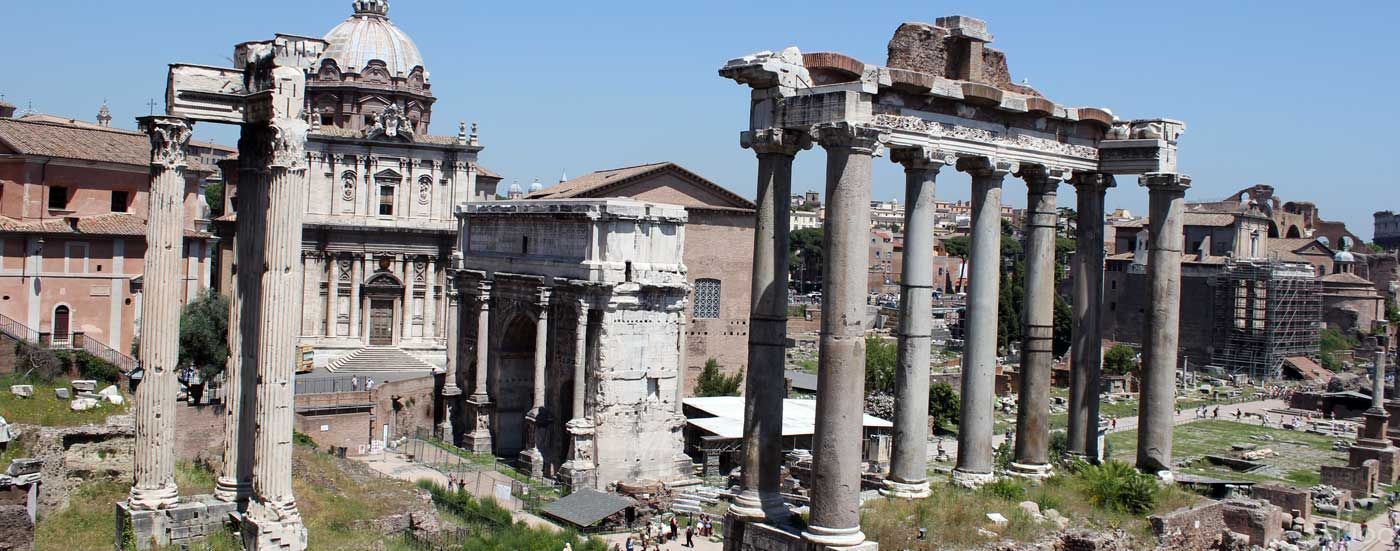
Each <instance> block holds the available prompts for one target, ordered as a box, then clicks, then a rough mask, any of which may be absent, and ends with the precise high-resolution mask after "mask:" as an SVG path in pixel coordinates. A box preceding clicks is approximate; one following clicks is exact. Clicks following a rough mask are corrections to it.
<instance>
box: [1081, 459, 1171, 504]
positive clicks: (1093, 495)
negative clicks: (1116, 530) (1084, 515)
mask: <svg viewBox="0 0 1400 551" xmlns="http://www.w3.org/2000/svg"><path fill="white" fill-rule="evenodd" d="M1075 468H1076V471H1077V472H1076V473H1075V478H1076V479H1077V480H1078V483H1079V484H1080V488H1081V490H1082V491H1083V492H1084V495H1085V496H1086V497H1087V498H1088V499H1089V502H1090V503H1092V504H1093V505H1094V506H1095V507H1098V508H1101V509H1107V510H1110V511H1118V512H1122V513H1129V514H1134V515H1141V514H1144V513H1147V512H1148V511H1151V510H1152V506H1153V505H1155V504H1156V503H1157V496H1158V493H1159V491H1160V488H1159V487H1158V486H1157V479H1156V477H1153V476H1152V475H1148V474H1143V473H1140V472H1138V471H1137V470H1136V469H1134V468H1133V467H1132V466H1131V465H1129V464H1127V463H1123V462H1121V461H1109V462H1107V463H1104V464H1102V465H1088V464H1084V463H1080V464H1077V465H1076V466H1075Z"/></svg>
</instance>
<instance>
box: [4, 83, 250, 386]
mask: <svg viewBox="0 0 1400 551" xmlns="http://www.w3.org/2000/svg"><path fill="white" fill-rule="evenodd" d="M12 117H13V112H12V110H10V109H9V108H6V109H3V110H0V315H3V316H5V317H7V318H10V319H12V320H14V321H15V322H17V323H18V324H20V325H22V326H24V327H27V333H29V334H28V335H27V336H26V338H29V339H33V340H38V341H40V342H45V343H50V344H52V345H54V346H60V347H66V346H72V347H81V348H86V349H88V350H90V351H94V352H99V353H101V354H102V355H103V356H104V357H107V358H108V359H112V360H114V361H115V362H116V363H118V364H119V365H121V366H122V367H130V366H131V365H132V360H131V359H130V358H129V357H127V356H128V355H129V352H130V350H131V344H132V343H133V342H134V340H135V338H136V333H137V331H138V328H139V319H138V317H139V312H140V310H141V307H140V304H141V275H142V273H143V271H144V261H143V257H144V254H145V247H146V210H147V207H146V196H147V189H148V179H149V177H150V176H149V175H150V140H149V138H148V137H147V136H146V135H145V134H144V133H139V132H133V131H128V130H121V129H117V128H112V127H110V126H108V124H110V121H111V117H110V115H108V114H107V111H106V107H105V106H104V107H103V109H102V111H101V112H99V121H100V122H99V123H88V122H81V121H76V120H70V119H63V118H59V117H53V116H49V115H29V116H25V117H23V118H18V119H16V118H12ZM191 145H192V146H193V147H195V148H201V149H199V151H201V152H197V153H196V154H192V155H190V157H189V163H190V166H189V167H188V168H187V169H186V184H185V199H184V207H185V208H184V210H185V248H184V258H185V269H184V271H183V272H184V273H183V275H184V280H185V290H184V293H183V294H182V298H183V300H186V301H187V300H189V298H190V297H192V296H195V295H197V294H198V293H199V292H200V291H201V290H203V289H205V288H207V287H208V286H209V282H210V277H211V274H212V271H213V270H212V267H213V258H212V252H213V247H214V239H213V236H212V235H210V234H209V233H208V232H207V231H206V228H207V225H208V223H209V221H208V217H209V215H208V212H209V209H208V205H207V204H206V203H205V200H204V194H203V187H202V180H203V179H204V178H206V177H208V176H210V175H211V174H213V173H214V172H215V171H214V170H213V169H212V167H211V166H210V165H208V164H206V163H204V162H202V160H203V159H205V158H208V159H213V158H218V157H222V156H226V155H229V154H231V153H232V151H231V150H229V149H228V148H223V147H220V146H216V145H213V144H201V143H198V142H194V143H192V144H191Z"/></svg>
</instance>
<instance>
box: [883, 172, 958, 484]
mask: <svg viewBox="0 0 1400 551" xmlns="http://www.w3.org/2000/svg"><path fill="white" fill-rule="evenodd" d="M890 159H891V160H893V161H894V162H896V163H900V164H902V165H904V199H905V205H904V266H903V268H902V269H901V276H900V298H899V305H900V310H899V349H898V361H899V368H898V371H896V372H895V389H894V393H895V396H894V397H895V402H894V449H893V450H892V453H891V455H892V458H891V461H890V475H889V477H887V478H886V479H885V487H884V488H883V489H882V490H881V492H882V493H884V494H885V495H888V496H893V497H906V498H924V497H928V495H929V489H928V432H929V427H928V421H929V419H928V391H929V388H928V385H929V382H928V381H929V376H928V364H929V351H930V348H931V346H932V339H933V286H934V281H933V246H934V238H933V226H934V213H933V203H934V199H935V198H934V179H935V178H936V177H937V176H938V170H939V169H940V168H942V167H943V166H944V165H947V164H950V163H952V162H953V157H952V155H950V154H947V153H944V152H941V151H938V150H935V149H932V148H928V147H921V148H903V149H895V150H893V151H892V152H891V154H890Z"/></svg>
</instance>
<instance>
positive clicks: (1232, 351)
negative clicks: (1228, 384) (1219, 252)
mask: <svg viewBox="0 0 1400 551" xmlns="http://www.w3.org/2000/svg"><path fill="white" fill-rule="evenodd" d="M1211 286H1212V287H1213V288H1214V289H1215V323H1216V338H1215V342H1214V346H1213V350H1212V354H1211V360H1212V363H1213V364H1215V365H1217V366H1220V367H1222V368H1224V369H1225V371H1226V372H1227V373H1230V374H1232V375H1239V374H1243V375H1246V376H1248V377H1249V378H1250V379H1252V380H1255V381H1261V380H1266V379H1273V378H1278V377H1279V376H1280V373H1281V371H1282V366H1283V361H1284V359H1285V358H1289V357H1293V356H1316V355H1317V353H1318V339H1319V337H1320V335H1321V331H1322V293H1321V284H1320V283H1319V281H1318V279H1317V275H1316V274H1315V273H1314V272H1313V267H1312V265H1310V264H1306V263H1301V262H1281V261H1278V260H1266V259H1244V260H1230V261H1227V262H1226V264H1225V269H1224V270H1222V271H1221V272H1220V273H1218V274H1216V275H1215V276H1213V277H1212V278H1211Z"/></svg>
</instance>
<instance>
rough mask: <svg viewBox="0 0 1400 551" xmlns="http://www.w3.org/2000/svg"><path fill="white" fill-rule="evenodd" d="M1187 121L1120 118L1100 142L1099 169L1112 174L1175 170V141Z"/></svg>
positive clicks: (1182, 131)
mask: <svg viewBox="0 0 1400 551" xmlns="http://www.w3.org/2000/svg"><path fill="white" fill-rule="evenodd" d="M1185 131H1186V125H1185V124H1184V123H1182V122H1180V121H1174V120H1171V119H1143V120H1135V121H1129V122H1122V121H1120V122H1117V123H1115V124H1114V126H1113V128H1112V129H1110V130H1109V131H1108V135H1107V139H1105V140H1103V141H1102V142H1099V157H1100V158H1099V170H1100V171H1101V172H1106V173H1109V174H1145V173H1149V172H1176V169H1177V166H1176V143H1177V140H1178V139H1179V138H1180V137H1181V134H1182V133H1184V132H1185Z"/></svg>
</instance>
